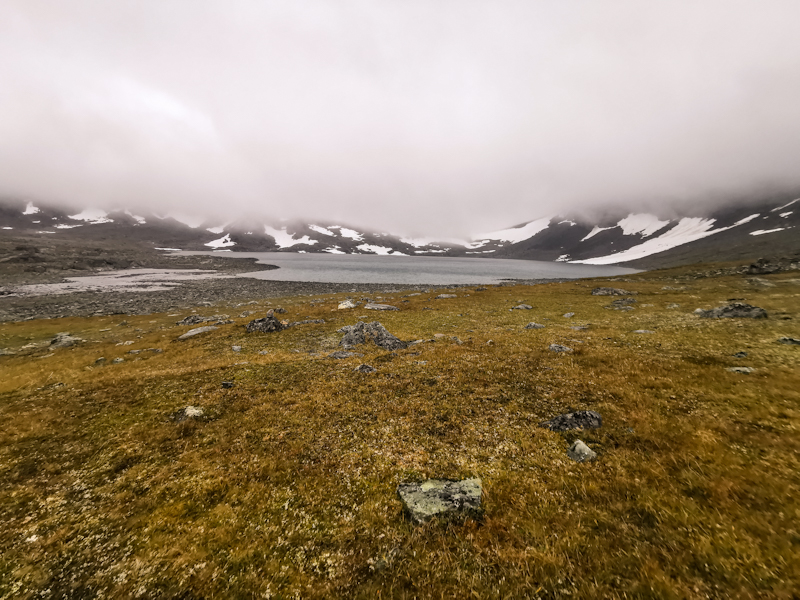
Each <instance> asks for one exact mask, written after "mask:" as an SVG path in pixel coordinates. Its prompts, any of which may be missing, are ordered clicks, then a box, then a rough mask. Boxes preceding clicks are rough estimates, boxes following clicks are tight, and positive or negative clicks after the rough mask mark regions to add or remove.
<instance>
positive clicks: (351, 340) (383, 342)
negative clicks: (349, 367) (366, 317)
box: [339, 321, 408, 350]
mask: <svg viewBox="0 0 800 600" xmlns="http://www.w3.org/2000/svg"><path fill="white" fill-rule="evenodd" d="M339 331H340V332H342V333H344V337H343V338H342V341H341V342H340V343H339V345H340V346H342V347H343V348H345V349H348V350H349V349H351V348H353V347H354V346H357V345H359V344H365V343H366V342H368V341H371V342H373V343H374V344H375V345H376V346H379V347H381V348H383V349H385V350H399V349H401V348H405V347H407V346H408V344H407V343H406V342H403V341H401V340H400V339H398V338H396V337H395V336H393V335H392V334H391V333H389V332H388V331H386V328H385V327H384V326H383V325H381V324H380V323H379V322H378V321H373V322H372V323H364V322H363V321H359V322H358V323H356V324H355V325H347V326H345V327H342V328H341V329H340V330H339Z"/></svg>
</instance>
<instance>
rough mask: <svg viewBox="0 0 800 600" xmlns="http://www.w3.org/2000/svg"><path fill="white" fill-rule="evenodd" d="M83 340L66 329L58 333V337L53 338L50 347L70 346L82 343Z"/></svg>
mask: <svg viewBox="0 0 800 600" xmlns="http://www.w3.org/2000/svg"><path fill="white" fill-rule="evenodd" d="M82 341H83V339H81V338H79V337H75V336H72V335H70V334H69V333H68V332H66V331H62V332H61V333H57V334H56V337H54V338H53V339H52V340H51V342H50V348H69V347H70V346H74V345H76V344H80V343H81V342H82Z"/></svg>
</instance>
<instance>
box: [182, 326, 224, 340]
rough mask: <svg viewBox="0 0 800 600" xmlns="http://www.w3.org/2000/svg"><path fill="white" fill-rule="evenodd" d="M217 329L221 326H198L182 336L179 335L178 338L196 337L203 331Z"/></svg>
mask: <svg viewBox="0 0 800 600" xmlns="http://www.w3.org/2000/svg"><path fill="white" fill-rule="evenodd" d="M216 329H219V327H214V326H213V325H206V326H205V327H198V328H196V329H190V330H189V331H187V332H186V333H184V334H183V335H182V336H179V337H178V339H179V340H188V339H189V338H190V337H194V336H196V335H200V334H201V333H206V332H209V331H214V330H216Z"/></svg>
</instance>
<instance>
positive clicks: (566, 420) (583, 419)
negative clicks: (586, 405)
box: [539, 410, 603, 431]
mask: <svg viewBox="0 0 800 600" xmlns="http://www.w3.org/2000/svg"><path fill="white" fill-rule="evenodd" d="M539 426H540V427H544V428H546V429H549V430H550V431H570V430H573V429H598V428H600V427H602V426H603V417H601V416H600V413H597V412H595V411H593V410H576V411H575V412H571V413H566V414H563V415H558V416H557V417H553V418H552V419H550V420H549V421H545V422H544V423H540V424H539Z"/></svg>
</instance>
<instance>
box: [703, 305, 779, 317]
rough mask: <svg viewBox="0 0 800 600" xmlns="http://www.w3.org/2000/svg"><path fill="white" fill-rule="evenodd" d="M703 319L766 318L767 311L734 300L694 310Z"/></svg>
mask: <svg viewBox="0 0 800 600" xmlns="http://www.w3.org/2000/svg"><path fill="white" fill-rule="evenodd" d="M694 312H695V314H697V316H698V317H700V318H702V319H766V318H767V311H765V310H764V309H763V308H759V307H757V306H750V305H749V304H743V303H741V302H734V303H733V304H728V305H727V306H719V307H717V308H712V309H711V310H703V309H701V308H698V309H697V310H696V311H694Z"/></svg>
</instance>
